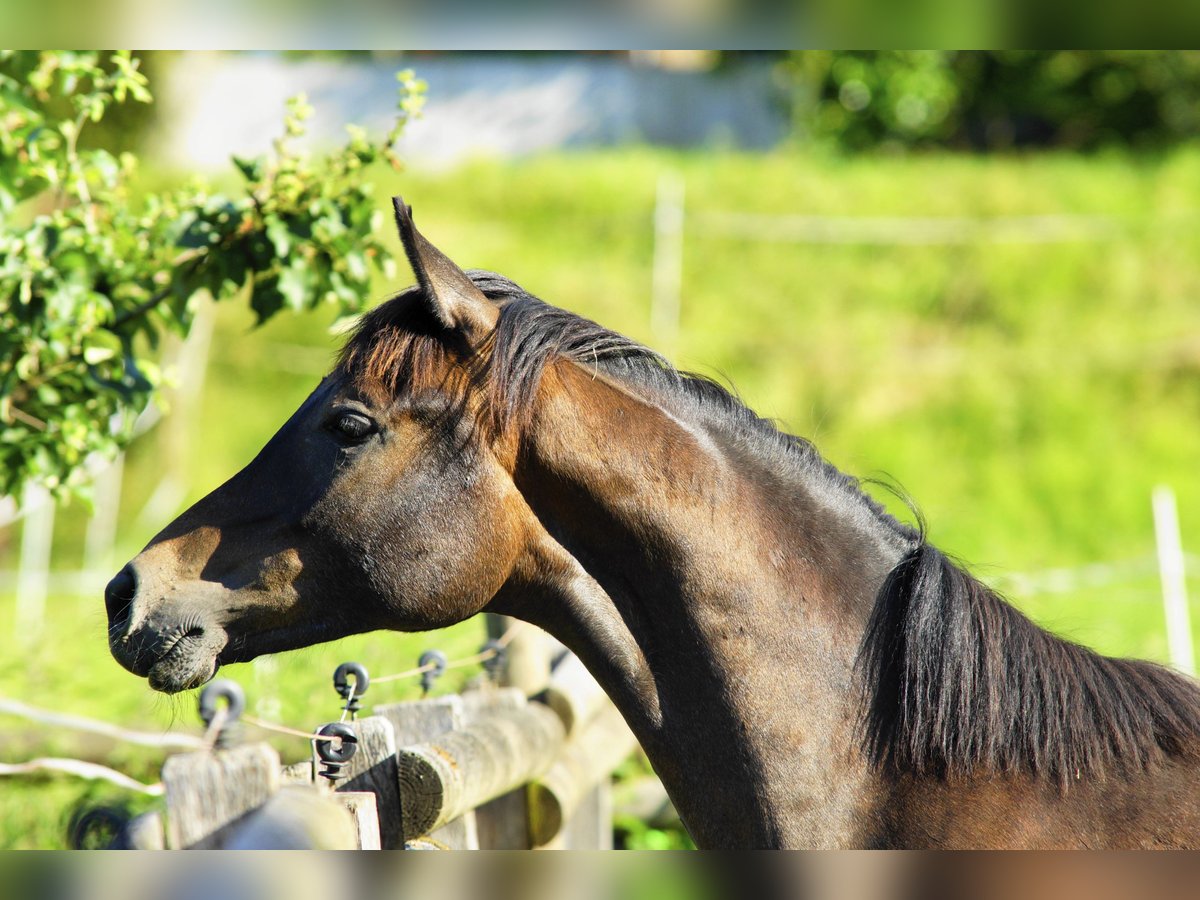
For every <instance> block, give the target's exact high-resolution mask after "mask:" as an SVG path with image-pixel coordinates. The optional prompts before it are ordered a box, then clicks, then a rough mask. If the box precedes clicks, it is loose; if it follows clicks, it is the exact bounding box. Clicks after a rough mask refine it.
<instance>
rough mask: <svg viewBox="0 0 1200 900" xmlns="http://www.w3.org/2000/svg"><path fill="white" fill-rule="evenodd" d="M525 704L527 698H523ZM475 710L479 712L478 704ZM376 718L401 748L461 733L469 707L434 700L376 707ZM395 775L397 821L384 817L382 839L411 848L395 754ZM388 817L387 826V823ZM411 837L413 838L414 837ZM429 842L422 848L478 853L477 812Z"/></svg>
mask: <svg viewBox="0 0 1200 900" xmlns="http://www.w3.org/2000/svg"><path fill="white" fill-rule="evenodd" d="M521 699H522V700H524V698H523V697H522V698H521ZM473 708H476V709H477V708H478V704H475V706H474V707H473ZM375 714H376V716H379V717H382V718H384V719H386V720H387V721H388V722H389V723H391V726H392V730H393V733H394V735H395V742H396V746H397V747H404V746H406V745H416V744H423V743H425V742H426V741H430V740H433V739H435V738H438V737H440V736H441V735H443V734H446V733H448V732H451V731H454V730H456V729H459V728H461V727H462V726H463V724H464V723H465V721H466V719H467V712H466V705H465V704H464V702H463V699H462V697H461V696H446V697H433V698H430V699H428V700H416V701H413V702H410V703H389V704H385V705H382V706H377V707H375ZM392 771H393V772H394V774H395V778H394V780H393V781H392V784H393V785H394V786H395V790H396V796H397V798H398V799H397V805H396V814H395V816H394V818H393V817H392V814H391V812H390V811H389V812H388V813H381V815H380V831H381V838H382V840H383V841H384V842H385V843H384V846H385V847H386V848H388V849H391V848H392V847H401V846H407V843H406V842H405V837H406V833H405V831H404V827H403V800H402V797H401V795H402V791H401V788H400V774H399V766H398V762H397V758H396V755H395V753H393V754H392ZM385 817H386V822H385ZM410 837H411V836H410ZM420 837H423V838H428V839H429V841H428V842H427V843H426V844H424V845H422V846H427V847H437V848H441V849H447V850H478V849H479V836H478V831H477V829H476V822H475V812H474V810H468V811H465V812H464V813H463V815H461V816H459V817H457V818H456V819H454V820H453V821H448V822H446V823H444V824H443V825H442V827H440V828H438V829H436V830H435V831H433V832H432V833H430V834H428V835H420Z"/></svg>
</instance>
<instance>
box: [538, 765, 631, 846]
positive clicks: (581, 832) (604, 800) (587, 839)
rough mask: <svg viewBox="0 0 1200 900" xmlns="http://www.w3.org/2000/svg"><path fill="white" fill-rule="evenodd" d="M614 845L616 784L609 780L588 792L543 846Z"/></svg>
mask: <svg viewBox="0 0 1200 900" xmlns="http://www.w3.org/2000/svg"><path fill="white" fill-rule="evenodd" d="M612 847H613V814H612V783H611V782H610V781H609V780H608V779H605V780H604V781H601V782H600V783H599V784H598V785H596V786H595V787H594V788H592V789H591V790H590V791H588V792H587V793H586V794H585V795H584V797H583V799H582V800H580V801H579V805H578V806H577V807H576V808H575V812H574V813H573V814H572V815H571V818H570V819H568V820H567V824H566V825H565V826H564V827H563V828H562V829H561V830H560V831H559V832H558V834H557V835H555V836H554V838H553V840H551V841H549V842H548V843H546V844H543V845H542V848H541V849H543V850H611V849H612Z"/></svg>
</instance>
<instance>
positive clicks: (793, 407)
mask: <svg viewBox="0 0 1200 900" xmlns="http://www.w3.org/2000/svg"><path fill="white" fill-rule="evenodd" d="M668 170H678V171H680V172H682V173H683V175H684V177H685V178H686V184H687V206H688V211H689V213H712V212H720V211H732V212H742V213H759V214H785V213H786V214H823V215H851V216H853V215H890V216H927V215H935V216H991V215H1043V214H1061V213H1069V214H1095V215H1104V216H1109V215H1111V216H1118V217H1121V218H1122V221H1123V222H1125V223H1126V224H1125V225H1123V226H1122V228H1121V230H1120V232H1121V233H1120V235H1119V236H1118V237H1116V238H1115V239H1113V240H1108V241H1103V242H1082V241H1081V242H1077V243H1047V244H980V245H968V246H951V247H946V246H930V247H913V246H896V247H866V246H830V245H825V246H820V245H797V244H787V243H770V242H763V241H752V240H745V239H732V238H729V237H726V236H721V235H718V234H715V233H712V232H705V231H703V230H702V229H701V228H700V227H699V225H698V224H696V225H695V227H692V226H691V225H690V226H689V230H688V232H687V234H686V238H685V272H684V291H683V313H682V331H681V335H680V339H679V342H678V346H676V347H674V348H668V349H669V350H670V353H671V355H672V357H673V358H674V359H675V360H676V361H677V362H678V363H679V364H680V365H681V366H683V367H686V368H691V369H695V370H698V371H701V372H705V373H709V374H718V375H719V376H720V377H722V378H723V379H726V380H728V381H729V382H732V383H733V384H734V385H735V386H736V387H737V389H738V391H739V392H740V394H741V396H742V397H743V398H744V399H745V400H746V401H747V403H749V404H750V405H751V406H752V407H754V408H755V409H757V410H758V411H759V412H760V413H762V414H764V415H769V416H773V417H776V418H777V419H778V420H779V421H780V422H781V424H782V425H783V427H785V428H787V429H788V430H790V431H793V432H795V433H798V434H802V435H805V436H807V437H810V438H812V439H814V440H815V442H816V443H817V445H818V447H819V448H820V449H821V450H822V451H823V452H824V453H825V455H826V456H827V457H828V458H830V459H831V460H832V461H833V462H834V463H836V464H837V465H838V466H840V467H841V468H843V469H845V470H846V471H849V472H852V473H855V474H858V475H863V476H879V475H887V476H890V477H891V478H892V479H894V480H895V481H897V482H899V483H900V484H902V485H903V486H904V488H905V489H906V490H907V491H908V493H909V494H911V495H912V497H913V498H915V500H916V502H917V504H918V505H919V507H920V508H921V510H922V512H923V514H924V515H925V517H926V518H927V519H928V522H929V525H930V531H931V535H932V537H933V539H934V541H935V542H936V543H938V544H939V546H941V547H943V548H944V549H946V550H948V551H949V552H952V553H954V554H956V555H957V556H959V557H960V558H961V559H963V560H966V561H967V562H968V563H970V564H971V565H972V566H973V567H974V568H975V570H976V571H977V572H979V573H980V574H981V575H982V576H984V577H985V578H996V579H998V580H999V579H1001V576H1002V575H1003V574H1004V573H1005V572H1008V571H1016V572H1022V571H1033V570H1039V569H1043V568H1047V567H1069V566H1075V565H1079V564H1081V563H1087V562H1092V561H1106V560H1128V559H1150V558H1151V557H1152V554H1153V550H1154V543H1153V529H1152V525H1151V518H1150V500H1149V497H1150V490H1151V488H1152V487H1153V485H1155V484H1157V483H1160V482H1162V483H1168V484H1171V485H1173V486H1174V488H1175V489H1176V491H1177V493H1178V496H1179V504H1180V512H1181V517H1182V526H1183V531H1184V543H1185V546H1187V547H1191V548H1195V549H1196V550H1197V551H1200V479H1198V478H1197V477H1196V474H1195V467H1196V460H1197V459H1200V428H1198V427H1197V424H1196V423H1197V412H1198V411H1200V306H1198V305H1197V302H1196V300H1197V297H1200V228H1197V226H1198V225H1200V216H1198V215H1197V211H1198V207H1197V205H1196V200H1195V198H1196V197H1200V151H1197V150H1190V151H1181V152H1178V153H1176V154H1174V155H1170V156H1167V157H1163V158H1154V159H1144V158H1134V157H1127V156H1121V155H1112V156H1099V157H1092V158H1080V157H1073V156H1065V155H1064V156H1057V155H1049V156H1031V157H1013V158H998V159H989V158H977V157H957V156H927V157H914V158H907V159H888V158H874V159H821V158H805V157H797V156H793V155H788V154H783V153H780V154H773V155H767V156H750V155H741V154H723V153H687V154H673V153H664V152H656V151H655V152H652V151H649V150H641V149H628V150H621V151H611V152H603V153H585V154H561V155H556V156H549V157H544V158H537V159H531V160H527V161H523V162H519V163H503V164H502V163H488V162H480V163H476V164H472V165H470V166H467V167H465V168H463V169H460V170H458V171H455V172H453V173H448V174H444V175H419V174H415V173H413V174H403V173H402V174H399V175H396V174H394V173H390V172H389V173H386V174H380V175H379V183H378V190H379V196H380V198H381V202H385V201H386V197H387V195H388V194H389V193H391V192H402V193H403V194H404V195H405V198H406V199H407V200H408V201H409V202H410V203H412V205H413V206H414V209H415V212H416V219H417V222H418V223H419V225H420V227H421V228H422V230H423V231H424V232H425V233H426V234H427V235H429V236H430V237H431V238H432V239H433V240H434V241H435V242H437V243H438V244H439V245H441V246H442V247H443V248H444V249H446V250H447V251H448V252H449V253H450V254H451V255H452V256H454V257H455V258H456V259H457V260H458V261H460V262H461V263H462V264H464V265H466V266H477V267H484V268H492V269H495V270H498V271H500V272H503V273H505V274H507V275H509V276H510V277H512V278H514V279H515V280H517V281H518V282H520V283H521V284H522V285H523V286H525V287H526V288H527V289H529V290H530V291H532V292H533V293H535V294H537V295H539V296H541V297H543V298H545V299H546V300H549V301H550V302H553V303H556V304H558V305H561V306H564V307H567V308H569V309H572V310H575V311H578V312H580V313H582V314H584V315H587V316H589V317H591V318H594V319H596V320H598V321H600V322H602V323H604V324H606V325H609V326H611V327H613V328H616V329H617V330H620V331H624V332H626V333H628V334H630V335H632V336H634V337H636V338H639V339H642V340H644V341H646V342H648V343H651V344H653V343H654V337H653V335H652V334H651V332H650V329H649V312H648V306H649V292H650V268H651V237H652V210H653V202H654V194H655V187H656V183H657V179H658V177H659V175H660V174H661V173H663V172H664V171H668ZM690 221H692V222H693V224H694V221H695V220H690ZM408 281H409V277H408V274H407V272H405V273H404V274H403V275H402V276H400V277H399V278H398V280H397V283H395V284H390V285H389V284H384V283H382V282H381V283H380V284H379V285H378V296H379V298H380V299H382V298H383V297H385V296H386V295H387V294H388V292H389V291H392V290H394V289H396V288H398V287H402V286H404V285H405V284H407V283H408ZM328 321H329V316H322V315H313V316H307V317H280V318H279V319H277V320H276V321H274V322H272V323H270V324H269V325H267V326H266V327H265V328H262V329H259V330H257V331H254V330H251V327H250V323H251V318H250V316H249V315H248V314H247V313H246V312H245V310H243V309H240V308H238V307H237V306H235V305H232V304H230V305H227V306H226V307H225V308H224V309H222V310H221V313H220V317H219V323H218V330H217V335H216V338H215V340H214V345H213V350H212V356H211V365H210V369H209V380H208V382H207V384H206V385H205V388H204V393H203V398H202V402H201V407H200V414H199V416H198V419H197V421H196V422H195V424H194V427H193V429H192V432H191V434H190V436H188V439H187V440H186V441H184V442H183V443H182V444H181V445H175V446H176V447H177V449H179V452H181V453H182V454H183V456H182V457H181V459H180V463H179V465H180V467H181V469H182V471H183V472H184V473H186V476H187V490H188V497H189V499H195V498H198V497H200V496H202V495H203V494H205V493H207V492H208V491H209V490H211V489H212V488H213V487H215V486H216V485H217V484H219V483H220V482H221V481H223V480H224V479H225V478H227V477H228V476H229V475H230V474H232V473H233V472H234V471H235V470H236V469H237V468H238V467H240V466H241V465H243V464H244V463H245V462H247V461H248V460H249V459H250V458H251V457H252V456H253V455H254V453H255V452H256V451H257V449H258V448H259V447H260V446H261V445H262V443H263V442H264V441H265V440H266V439H267V438H268V437H269V436H270V435H271V434H272V433H273V432H274V430H275V429H276V428H277V427H278V426H279V425H280V424H281V423H282V422H283V421H284V420H285V419H286V418H287V416H288V415H289V414H290V412H291V411H292V410H293V409H294V408H295V407H296V406H297V405H298V404H299V403H300V401H301V400H302V399H303V398H304V397H305V396H306V395H307V393H308V392H309V391H310V390H311V389H312V388H313V387H314V386H315V384H316V383H317V381H318V380H319V378H320V375H321V372H322V371H323V368H324V366H325V364H326V363H327V361H328V360H329V359H330V358H331V356H332V354H333V352H334V351H335V348H336V343H337V340H336V338H334V337H332V336H330V335H329V334H328V332H327V330H326V325H327V324H328ZM168 431H169V429H168V428H164V427H163V426H160V428H159V429H158V430H157V431H156V432H152V433H151V434H150V435H147V437H146V438H145V439H143V440H142V441H141V442H140V443H139V445H137V446H135V447H134V448H133V449H132V450H131V452H130V454H129V465H128V470H127V477H126V483H125V489H124V496H123V509H122V542H123V546H122V548H121V553H120V555H121V557H122V559H124V558H126V557H127V556H128V555H131V554H132V553H134V552H136V550H137V548H138V547H140V546H141V545H142V544H144V543H145V542H146V541H147V540H148V539H149V538H150V537H151V536H152V534H153V533H154V531H155V530H156V529H157V527H159V526H161V525H162V524H164V522H163V521H162V520H161V517H160V518H159V519H153V517H152V519H151V520H139V519H138V516H137V513H138V510H139V509H141V508H142V506H143V505H144V504H145V502H146V500H147V499H148V498H149V496H150V494H151V492H152V491H153V489H154V486H155V484H156V483H157V481H158V479H159V478H160V475H161V472H162V471H163V448H164V446H168V443H167V434H168ZM180 448H181V449H180ZM883 499H885V500H888V502H890V503H892V505H893V506H895V507H897V509H899V506H898V504H896V503H895V502H894V501H893V500H890V499H888V498H886V497H884V498H883ZM83 527H84V516H83V514H82V512H81V511H80V510H78V509H71V510H68V511H66V512H65V513H64V514H62V516H61V517H60V540H59V543H58V548H59V552H58V553H57V555H56V564H57V565H59V566H62V567H64V568H73V567H75V566H77V565H78V556H79V548H80V545H81V544H80V541H81V535H82V532H83ZM3 540H4V538H3V536H0V542H2V541H3ZM0 557H2V558H0V565H5V566H11V565H12V564H14V563H15V545H14V546H10V547H9V548H7V550H6V549H5V547H4V546H3V544H2V543H0ZM1192 587H1193V594H1194V595H1196V594H1200V584H1193V585H1192ZM1013 599H1014V601H1015V602H1017V603H1018V604H1019V605H1020V606H1022V607H1023V608H1024V609H1026V610H1027V611H1028V612H1030V614H1031V615H1033V616H1034V617H1035V618H1036V619H1037V620H1039V621H1041V622H1043V623H1045V624H1047V625H1049V626H1051V627H1054V628H1055V629H1056V630H1058V631H1060V632H1061V633H1064V634H1068V635H1071V636H1073V637H1075V638H1076V639H1078V640H1082V641H1084V642H1086V643H1088V644H1090V645H1092V646H1095V647H1097V648H1099V649H1101V650H1103V651H1106V652H1111V653H1119V654H1129V655H1136V656H1143V657H1149V658H1155V659H1160V660H1161V659H1164V658H1165V656H1166V644H1165V637H1164V635H1163V623H1162V612H1161V606H1160V604H1159V601H1158V593H1157V585H1156V583H1155V580H1154V576H1153V569H1152V565H1151V568H1150V569H1149V570H1147V571H1145V572H1142V573H1138V574H1135V575H1134V576H1131V577H1130V578H1127V579H1125V580H1123V581H1121V582H1119V583H1115V584H1111V585H1101V586H1097V587H1093V588H1088V589H1072V590H1067V591H1065V592H1061V593H1038V594H1033V595H1026V594H1023V593H1014V596H1013ZM1198 612H1200V611H1198ZM0 615H5V616H11V615H12V611H11V606H10V605H2V604H0ZM1195 619H1196V621H1197V622H1200V614H1198V615H1196V616H1195ZM10 621H11V619H10ZM479 636H480V630H479V628H478V626H477V625H468V626H466V628H465V629H464V630H463V631H461V632H458V633H456V634H455V636H454V637H452V638H447V639H446V642H447V643H453V644H454V645H453V646H452V647H451V650H452V651H455V652H470V651H471V650H473V649H474V647H475V646H476V645H477V644H478V641H479ZM441 641H442V638H440V637H433V636H414V637H406V636H396V635H386V634H383V635H374V636H367V637H361V638H355V639H351V640H347V641H345V642H343V643H341V644H340V645H335V646H333V647H319V648H313V649H310V650H306V651H300V652H297V653H293V654H286V655H284V656H281V657H280V658H279V659H278V660H277V661H276V662H275V663H274V665H275V666H276V668H275V670H274V671H273V672H269V673H268V674H266V675H262V674H259V675H256V674H255V672H256V666H258V668H259V671H260V672H261V668H262V664H257V663H256V664H252V665H250V666H247V667H236V668H231V669H230V670H229V672H228V673H227V674H230V675H231V676H233V677H237V678H239V679H240V680H241V681H242V682H243V683H244V684H245V685H246V686H247V688H248V690H249V692H250V694H251V702H252V704H254V703H258V702H260V701H262V700H263V699H264V698H268V699H269V698H270V697H271V696H272V695H274V696H275V697H276V698H277V701H278V705H277V706H274V707H270V706H268V708H270V709H272V710H274V711H277V712H278V713H279V716H280V717H281V718H282V719H283V720H284V721H287V722H288V723H289V724H294V725H306V726H307V725H316V724H319V723H320V722H321V721H323V720H325V719H327V718H328V717H329V716H331V715H332V714H333V713H334V711H335V709H336V704H335V697H334V695H333V693H332V690H331V688H330V687H329V677H330V673H331V671H332V669H333V667H334V666H335V665H336V664H337V663H338V662H341V661H342V660H343V659H347V658H351V657H353V658H357V659H360V660H361V661H363V662H364V663H366V664H367V665H368V666H369V667H371V668H372V669H373V670H378V671H383V670H387V669H394V668H395V669H398V668H404V667H407V666H409V665H411V664H412V662H413V659H414V657H415V655H416V653H417V652H419V650H420V649H422V648H423V647H425V646H430V645H431V644H433V643H436V642H441ZM0 660H3V662H0V694H3V695H6V696H17V697H21V698H24V699H26V700H28V701H29V702H33V703H38V704H42V705H53V706H56V707H58V708H62V709H67V710H71V711H75V712H82V713H87V714H91V715H95V716H99V717H103V718H108V719H112V720H114V721H120V722H122V723H124V724H127V725H131V726H133V725H140V726H143V727H157V728H163V727H166V726H168V725H170V724H171V723H172V722H174V723H175V724H176V725H183V724H189V725H190V724H191V723H192V722H193V718H194V716H193V712H192V706H191V704H192V703H193V699H192V698H190V697H188V698H184V699H182V700H175V701H167V700H164V699H161V698H158V697H156V696H155V695H153V694H151V693H150V692H149V690H148V689H147V688H146V687H145V685H144V684H142V683H140V682H138V681H136V680H135V679H133V678H131V677H130V676H128V675H127V674H126V673H124V672H123V671H122V670H120V669H119V668H118V667H117V666H116V664H115V663H113V662H112V661H111V660H110V659H109V657H108V655H107V651H106V650H105V648H104V642H103V614H102V605H101V603H100V600H99V597H90V598H87V599H85V600H78V599H76V598H72V597H60V598H56V599H55V600H54V601H53V604H52V610H51V619H50V628H49V629H48V632H47V636H46V638H45V639H43V640H40V641H30V640H28V639H27V637H25V636H19V635H14V634H12V633H11V631H6V632H5V633H4V636H3V637H2V638H0ZM267 665H268V666H270V665H271V664H267ZM373 699H379V698H373ZM0 727H3V729H4V730H3V732H2V734H3V735H4V737H3V738H2V740H3V741H4V744H3V746H4V748H6V749H4V751H3V753H2V755H0V758H3V759H22V758H26V757H27V756H28V755H30V754H31V753H32V752H50V750H55V752H58V751H59V750H61V751H62V752H67V751H74V752H80V753H83V752H88V753H91V755H92V756H93V757H94V758H106V759H111V760H114V761H115V762H117V763H120V764H123V765H125V766H127V767H128V768H130V769H131V771H138V772H141V774H142V775H143V776H144V777H146V778H147V779H149V780H153V778H154V772H153V769H154V760H153V759H151V758H149V757H147V756H140V757H139V756H122V755H120V754H121V753H124V752H126V751H112V750H111V748H103V747H91V748H88V747H80V746H78V745H77V744H76V743H73V741H74V739H73V738H67V737H65V736H59V735H57V734H50V733H47V732H40V731H39V732H38V733H37V734H36V736H35V737H26V735H25V733H24V731H23V730H22V729H21V727H20V726H19V724H17V723H14V722H11V721H0ZM301 744H302V742H301ZM281 746H282V747H285V748H287V747H290V748H291V752H292V753H293V754H295V755H300V754H302V753H303V752H304V747H303V746H300V747H296V746H294V744H288V743H287V742H286V741H285V742H284V743H283V744H281ZM47 747H49V748H50V749H49V750H48V749H47ZM55 748H57V749H55ZM114 753H115V755H114ZM139 767H140V768H139ZM78 792H79V791H78V789H77V788H76V787H74V786H71V785H69V784H66V783H62V782H59V781H54V782H53V783H51V782H39V781H24V782H20V783H18V782H15V781H10V782H6V783H4V784H3V786H2V787H0V846H49V845H52V844H54V843H55V841H56V840H61V838H56V837H55V835H56V834H60V833H61V829H60V828H59V829H58V831H56V830H55V829H56V828H58V826H57V825H56V824H54V823H57V822H59V821H60V820H61V819H62V816H63V811H64V810H66V809H67V808H68V807H69V805H70V803H71V802H72V798H73V797H75V795H76V794H78Z"/></svg>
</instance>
